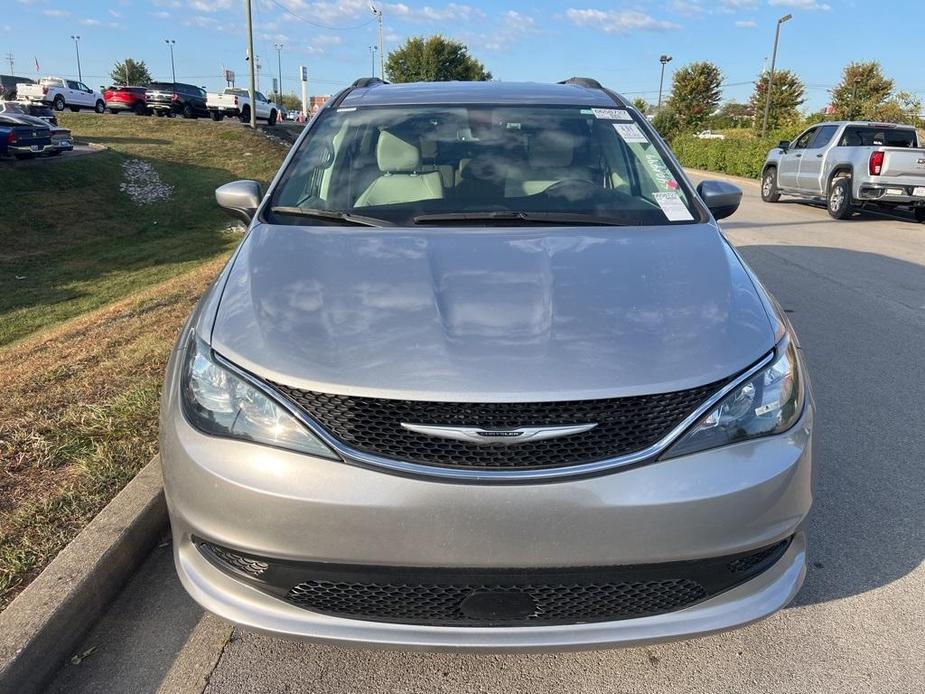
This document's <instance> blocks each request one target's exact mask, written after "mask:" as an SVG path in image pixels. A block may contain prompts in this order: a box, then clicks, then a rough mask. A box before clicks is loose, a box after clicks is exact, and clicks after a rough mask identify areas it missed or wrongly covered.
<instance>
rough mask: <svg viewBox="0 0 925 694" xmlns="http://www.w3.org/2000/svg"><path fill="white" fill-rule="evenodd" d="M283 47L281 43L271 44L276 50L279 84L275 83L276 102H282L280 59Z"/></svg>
mask: <svg viewBox="0 0 925 694" xmlns="http://www.w3.org/2000/svg"><path fill="white" fill-rule="evenodd" d="M283 45H284V44H282V43H274V44H273V48H275V49H276V74H277V76H278V77H279V82H278V83H277V93H276V100H277V102H282V100H283V59H282V57H280V56H281V54H282V53H281V52H282V50H283Z"/></svg>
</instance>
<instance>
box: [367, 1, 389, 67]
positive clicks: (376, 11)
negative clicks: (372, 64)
mask: <svg viewBox="0 0 925 694" xmlns="http://www.w3.org/2000/svg"><path fill="white" fill-rule="evenodd" d="M369 9H370V10H371V11H372V13H373V15H375V17H376V19H378V20H379V76H380V77H381V78H382V79H385V45H384V44H383V30H382V10H381V9H379V8H378V7H376V6H375V5H373V4H372V3H369ZM373 72H375V70H373ZM373 77H375V75H373Z"/></svg>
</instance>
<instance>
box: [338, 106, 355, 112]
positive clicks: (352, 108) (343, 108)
mask: <svg viewBox="0 0 925 694" xmlns="http://www.w3.org/2000/svg"><path fill="white" fill-rule="evenodd" d="M356 110H357V107H356V106H341V107H339V108H338V109H337V112H338V113H349V112H350V111H356Z"/></svg>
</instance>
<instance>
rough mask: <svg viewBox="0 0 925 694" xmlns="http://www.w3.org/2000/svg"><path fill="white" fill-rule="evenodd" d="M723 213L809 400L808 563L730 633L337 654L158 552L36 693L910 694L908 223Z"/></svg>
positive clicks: (919, 245) (914, 652) (923, 601)
mask: <svg viewBox="0 0 925 694" xmlns="http://www.w3.org/2000/svg"><path fill="white" fill-rule="evenodd" d="M743 187H744V189H745V199H744V201H743V204H742V207H741V208H740V209H739V211H738V212H737V213H736V214H735V215H734V216H733V217H731V218H729V219H728V220H724V221H723V223H722V226H723V228H724V229H725V230H726V233H727V235H728V236H729V238H730V239H731V240H732V241H733V242H734V243H735V244H736V246H737V247H738V248H739V249H740V251H741V253H742V254H743V256H744V257H745V258H746V260H747V261H748V262H749V264H750V265H751V266H752V267H753V268H754V269H755V270H756V272H757V273H758V275H759V276H760V277H761V279H762V281H763V282H764V283H765V284H766V285H767V286H768V287H769V288H770V289H771V291H772V292H774V294H775V295H776V296H777V298H778V299H779V300H780V302H781V304H782V305H783V307H784V308H785V309H786V310H787V311H788V313H789V314H790V316H791V319H792V320H793V322H794V324H795V326H796V328H797V330H798V332H799V334H800V339H801V342H802V346H803V349H804V351H805V354H806V357H807V361H808V365H809V368H810V373H811V376H812V379H813V383H814V386H815V393H816V401H817V408H818V411H817V417H816V437H817V438H816V464H817V486H816V501H815V506H814V509H813V513H812V516H811V519H810V523H809V537H810V550H809V555H810V566H809V570H808V575H807V579H806V584H805V586H804V588H803V590H802V591H801V593H800V594H799V595H798V596H797V599H796V601H795V602H794V603H793V604H792V605H791V606H790V607H788V608H786V609H784V610H782V611H781V612H779V613H777V614H776V615H774V616H772V617H771V618H769V619H767V620H765V621H763V622H759V623H757V624H753V625H751V626H749V627H746V628H744V629H739V630H736V631H732V632H728V633H725V634H720V635H714V636H709V637H705V638H700V639H695V640H690V641H683V642H675V643H668V644H661V645H656V646H647V647H644V648H630V649H619V650H608V651H593V652H585V653H562V654H544V655H513V654H511V655H469V654H445V653H442V654H435V653H414V652H392V651H380V650H359V649H357V650H351V649H344V648H340V647H333V646H319V645H314V644H309V643H302V642H297V641H285V640H280V639H276V638H272V637H268V636H263V635H259V634H255V633H248V632H245V631H242V630H240V629H237V628H233V627H232V626H231V625H228V624H225V623H224V622H222V621H221V620H219V619H217V618H215V617H212V616H210V615H204V614H203V613H202V611H201V610H200V609H199V608H198V607H197V606H196V605H194V604H193V602H192V601H191V600H190V599H189V598H188V597H187V596H186V594H185V593H184V592H183V589H182V588H181V587H180V586H179V583H178V581H177V579H176V576H175V574H174V573H173V568H172V563H171V557H170V548H169V546H167V545H165V546H162V547H159V548H158V549H157V550H156V551H155V552H154V553H153V554H152V556H151V557H150V558H149V560H148V562H147V563H146V564H145V565H144V566H143V567H142V569H141V570H140V571H139V573H138V574H137V575H136V576H135V578H134V579H133V581H132V583H131V584H130V585H128V586H127V588H126V589H125V591H124V592H123V594H122V595H121V596H120V598H119V599H118V600H117V601H116V602H115V603H114V604H113V606H112V609H111V610H110V612H109V614H108V615H107V616H106V617H105V618H104V619H103V621H102V622H101V623H100V624H99V625H98V626H97V627H96V628H95V629H94V630H93V632H92V633H91V634H90V635H89V636H88V638H87V639H86V642H85V646H84V647H83V648H81V649H80V653H86V652H87V651H90V649H91V648H92V649H93V650H92V651H91V652H89V653H88V654H87V655H86V657H84V658H83V659H82V660H81V661H80V662H79V664H72V663H67V664H65V665H64V666H63V667H62V670H61V672H60V673H59V675H58V678H57V680H56V682H55V683H54V685H53V687H52V691H54V692H69V693H77V692H133V693H142V692H156V691H163V692H201V691H206V692H209V693H210V694H217V693H219V692H222V693H224V692H235V693H237V692H325V693H335V692H336V693H341V692H355V693H359V692H402V693H410V692H452V693H454V694H459V693H469V692H473V693H474V692H479V693H489V692H499V693H500V692H505V693H513V692H518V693H520V692H529V693H530V694H543V693H546V692H567V693H570V694H571V693H574V694H578V693H589V694H590V693H591V692H595V693H597V692H600V693H601V694H604V693H606V694H616V693H617V692H632V693H642V692H646V693H656V692H658V693H661V692H704V693H710V694H718V693H721V692H762V693H764V692H788V693H789V692H800V693H801V694H803V693H809V692H826V693H831V692H878V693H879V692H889V693H891V694H904V693H907V692H908V693H913V692H914V693H920V692H922V691H923V690H925V636H923V634H925V568H923V561H922V560H923V556H925V436H923V434H925V407H923V404H922V397H923V394H925V375H923V374H925V225H921V224H915V223H913V222H911V221H905V220H901V219H895V218H888V217H884V216H882V215H860V216H857V217H855V219H853V220H850V221H844V222H836V221H833V220H831V219H830V218H829V217H828V215H827V214H826V212H825V210H824V209H822V208H819V207H813V206H809V205H806V204H801V203H795V202H781V203H779V204H777V205H769V204H764V203H762V202H761V200H760V198H759V197H758V187H757V184H753V183H744V184H743Z"/></svg>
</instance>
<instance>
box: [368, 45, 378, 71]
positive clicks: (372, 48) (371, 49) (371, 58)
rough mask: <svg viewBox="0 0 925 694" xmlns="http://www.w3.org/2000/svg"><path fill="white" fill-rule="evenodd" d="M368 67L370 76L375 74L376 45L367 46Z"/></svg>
mask: <svg viewBox="0 0 925 694" xmlns="http://www.w3.org/2000/svg"><path fill="white" fill-rule="evenodd" d="M369 67H370V73H369V74H370V76H372V77H375V76H376V47H375V46H370V47H369Z"/></svg>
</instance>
